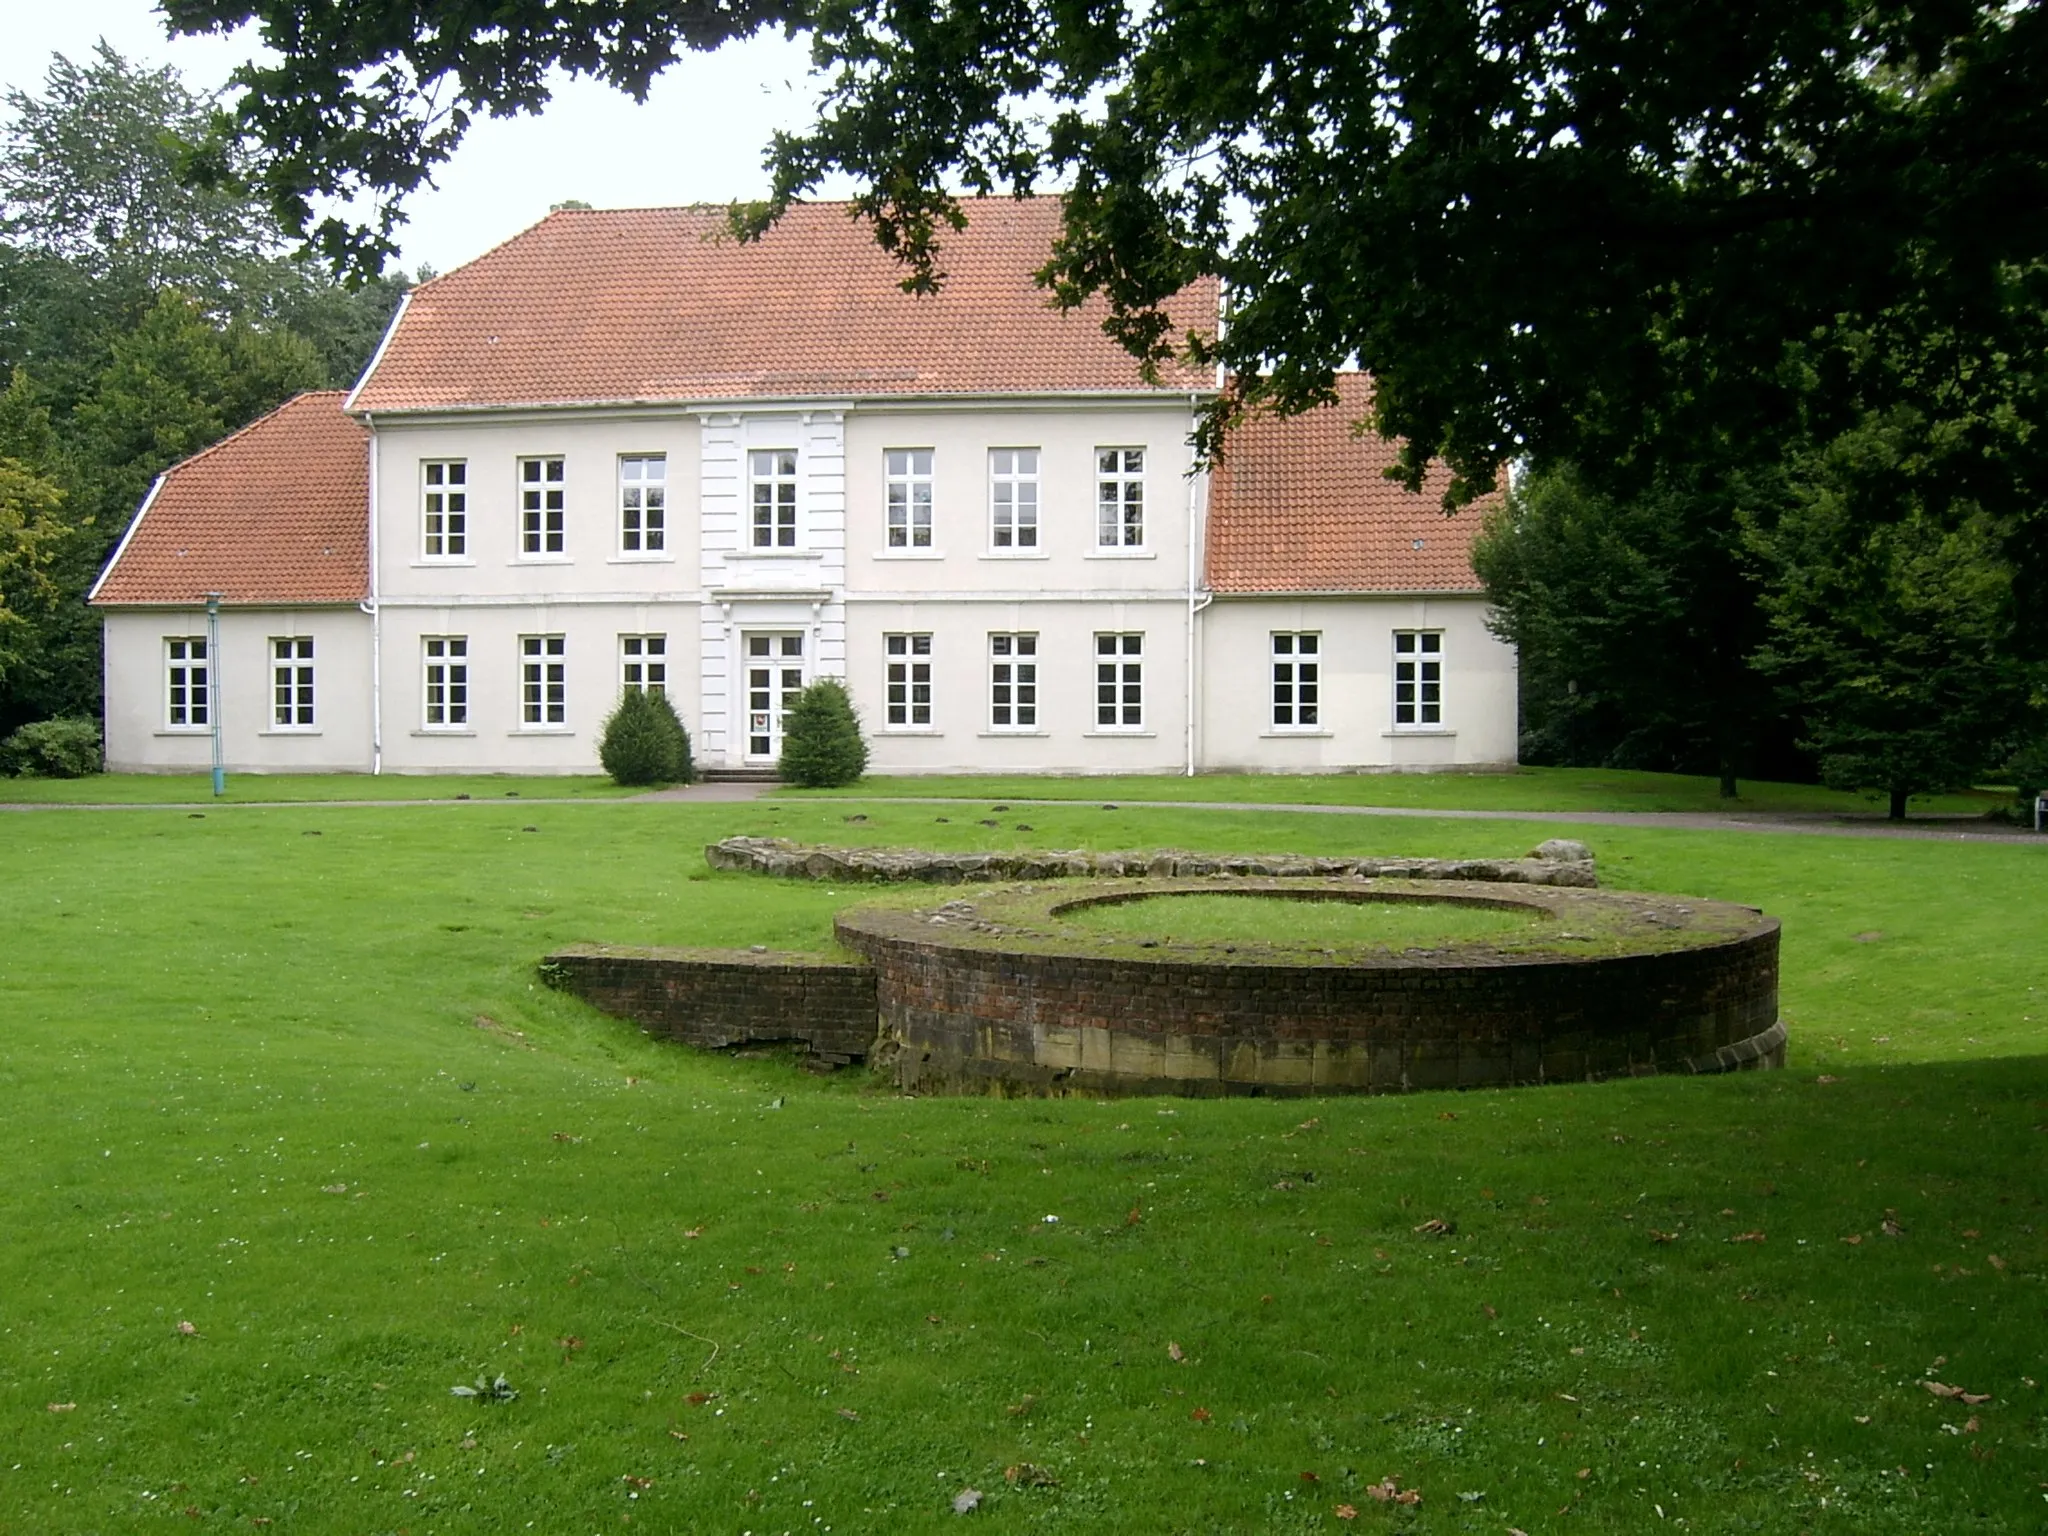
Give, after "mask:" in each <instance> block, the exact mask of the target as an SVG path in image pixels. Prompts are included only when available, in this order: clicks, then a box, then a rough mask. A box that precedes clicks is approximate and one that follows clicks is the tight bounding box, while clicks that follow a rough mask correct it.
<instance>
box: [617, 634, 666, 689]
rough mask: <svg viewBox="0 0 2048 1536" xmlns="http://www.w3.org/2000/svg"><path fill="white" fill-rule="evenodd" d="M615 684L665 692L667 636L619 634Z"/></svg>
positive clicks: (622, 686)
mask: <svg viewBox="0 0 2048 1536" xmlns="http://www.w3.org/2000/svg"><path fill="white" fill-rule="evenodd" d="M619 686H620V687H621V688H629V689H634V690H644V691H646V692H648V693H666V692H668V636H667V635H621V636H619Z"/></svg>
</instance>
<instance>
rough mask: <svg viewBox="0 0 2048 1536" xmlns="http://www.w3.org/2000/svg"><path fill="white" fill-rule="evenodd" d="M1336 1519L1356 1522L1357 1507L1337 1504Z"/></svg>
mask: <svg viewBox="0 0 2048 1536" xmlns="http://www.w3.org/2000/svg"><path fill="white" fill-rule="evenodd" d="M1337 1518H1338V1519H1339V1520H1356V1519H1357V1518H1358V1506H1357V1505H1355V1504H1339V1505H1338V1506H1337Z"/></svg>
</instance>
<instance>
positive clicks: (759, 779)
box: [697, 768, 782, 784]
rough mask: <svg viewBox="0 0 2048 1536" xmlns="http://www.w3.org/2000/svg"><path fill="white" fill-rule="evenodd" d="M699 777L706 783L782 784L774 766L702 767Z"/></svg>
mask: <svg viewBox="0 0 2048 1536" xmlns="http://www.w3.org/2000/svg"><path fill="white" fill-rule="evenodd" d="M697 779H698V781H699V782H700V783H704V784H780V783H781V782H782V780H781V779H780V778H779V777H778V776H777V775H776V772H775V770H774V769H773V768H702V769H699V770H698V772H697Z"/></svg>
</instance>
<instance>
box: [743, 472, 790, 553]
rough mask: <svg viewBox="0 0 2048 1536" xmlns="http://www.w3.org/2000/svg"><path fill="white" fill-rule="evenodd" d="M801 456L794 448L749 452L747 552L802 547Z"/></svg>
mask: <svg viewBox="0 0 2048 1536" xmlns="http://www.w3.org/2000/svg"><path fill="white" fill-rule="evenodd" d="M800 486H801V478H800V462H799V455H798V452H797V450H796V449H794V448H750V449H748V450H747V548H748V549H749V550H752V551H754V552H755V553H759V552H760V551H762V550H774V551H778V552H779V551H782V550H793V549H799V548H801V547H802V542H801V541H802V533H803V529H802V506H801V503H800V501H799V494H800Z"/></svg>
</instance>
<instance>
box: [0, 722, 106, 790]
mask: <svg viewBox="0 0 2048 1536" xmlns="http://www.w3.org/2000/svg"><path fill="white" fill-rule="evenodd" d="M101 761H102V759H101V755H100V727H99V722H98V721H96V720H72V719H63V720H38V721H36V722H35V723H34V724H33V725H24V726H22V727H21V728H20V729H19V730H17V731H15V732H14V733H13V734H12V735H11V736H9V737H8V738H7V739H6V740H5V741H0V773H5V774H8V775H10V776H14V775H22V774H26V775H29V776H31V777H34V778H45V779H82V778H85V777H87V776H88V775H90V774H95V773H98V772H99V771H100V764H101Z"/></svg>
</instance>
